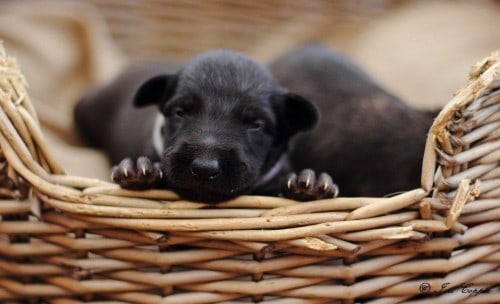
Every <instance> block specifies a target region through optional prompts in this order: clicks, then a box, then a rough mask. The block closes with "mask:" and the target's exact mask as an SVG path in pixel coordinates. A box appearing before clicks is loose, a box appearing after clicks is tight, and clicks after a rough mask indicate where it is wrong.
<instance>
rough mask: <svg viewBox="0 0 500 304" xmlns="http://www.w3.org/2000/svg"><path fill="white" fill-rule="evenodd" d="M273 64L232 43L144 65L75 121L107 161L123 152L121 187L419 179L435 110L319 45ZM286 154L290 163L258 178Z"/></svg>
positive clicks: (385, 190) (248, 188) (228, 192)
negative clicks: (156, 139) (158, 137)
mask: <svg viewBox="0 0 500 304" xmlns="http://www.w3.org/2000/svg"><path fill="white" fill-rule="evenodd" d="M270 71H271V73H272V76H271V73H270V72H269V71H268V70H267V69H265V68H263V67H262V66H261V65H259V64H257V63H255V62H254V61H252V60H250V59H249V58H247V57H245V56H243V55H241V54H238V53H235V52H231V51H212V52H207V53H205V54H201V55H199V56H197V57H195V58H194V59H193V60H191V61H189V62H188V63H187V64H185V65H183V66H174V65H172V64H165V63H161V64H159V63H155V64H150V65H147V66H143V65H142V66H139V67H136V68H133V69H131V70H129V71H127V72H126V73H124V74H123V75H122V76H121V77H119V78H118V79H117V80H115V81H114V82H113V83H111V84H110V85H108V86H106V87H104V88H101V89H98V90H94V91H93V92H91V93H89V94H88V95H87V96H86V97H84V98H83V100H82V101H81V102H80V103H79V104H78V106H77V108H76V110H75V120H76V123H77V126H78V127H79V129H80V130H81V131H82V133H83V135H84V137H86V138H87V139H89V140H91V142H92V143H94V144H95V145H97V146H98V147H101V148H103V149H105V150H106V151H107V153H108V155H109V156H110V159H111V161H112V162H113V164H118V163H119V162H120V161H121V160H122V159H125V160H123V161H121V162H120V163H119V165H118V166H116V167H114V169H113V179H114V180H115V181H116V182H118V183H119V184H120V185H122V187H126V188H132V189H147V188H151V187H162V188H170V189H173V190H175V191H177V192H178V193H179V194H181V196H183V197H185V198H187V199H192V200H200V201H211V202H216V201H221V200H226V199H229V198H232V197H235V196H237V195H240V194H249V193H253V194H267V195H269V194H270V195H276V194H278V193H282V194H284V195H285V196H287V197H291V198H295V199H303V200H309V199H318V198H325V197H332V196H335V195H336V194H337V193H338V189H337V187H336V185H335V184H334V183H333V181H332V178H331V176H333V177H334V178H335V180H336V182H337V183H338V184H339V185H340V189H341V193H342V195H343V196H381V195H386V194H390V193H393V192H397V191H404V190H408V189H411V188H414V187H417V186H418V181H419V175H420V165H421V157H422V152H423V148H424V142H425V137H426V132H427V130H428V128H429V126H430V124H431V122H432V115H430V114H428V113H426V112H422V111H418V110H415V109H413V108H411V107H410V106H408V105H406V104H405V103H403V102H402V101H400V100H399V99H398V98H397V97H395V96H393V95H391V94H390V93H388V92H387V91H385V90H384V89H383V88H381V87H380V86H379V85H378V84H376V83H375V82H374V81H373V80H372V79H371V78H370V77H369V76H367V75H366V74H365V73H364V72H363V71H362V70H361V69H359V68H358V67H357V66H355V65H354V64H352V63H351V62H350V61H349V60H348V59H346V58H345V57H343V56H342V55H340V54H338V53H336V52H333V51H329V50H327V49H325V48H323V47H321V46H319V45H309V46H305V47H301V48H298V49H296V50H293V51H292V52H290V53H288V54H285V55H283V56H282V57H280V58H279V59H277V60H276V61H275V62H274V63H272V64H271V66H270ZM284 88H285V89H284ZM292 92H293V93H292ZM310 101H311V102H312V103H311V102H310ZM313 104H315V105H313ZM150 105H156V107H148V106H150ZM317 109H319V111H320V112H321V118H320V119H319V115H318V110H317ZM158 113H162V115H164V117H165V119H166V122H165V125H164V127H163V131H162V132H163V133H162V138H163V142H164V147H163V148H162V150H163V151H162V153H161V155H159V157H158V155H156V154H155V152H154V150H153V149H152V142H151V140H152V129H153V123H154V120H155V117H156V116H157V114H158ZM318 119H319V124H318ZM316 125H317V126H316ZM315 126H316V127H315ZM302 131H308V132H302ZM297 133H301V134H299V135H298V136H296V134H297ZM287 153H288V155H286V154H287ZM283 155H285V158H286V159H287V160H289V161H285V162H283V166H280V167H279V172H278V173H277V174H275V175H272V178H271V179H269V180H267V179H265V178H263V177H264V176H266V175H267V174H268V173H269V171H273V170H272V168H273V166H275V165H276V164H277V163H278V164H281V161H280V160H281V159H283ZM139 156H143V157H139ZM144 156H145V157H144ZM138 158H139V159H138ZM136 159H138V160H137V161H135V160H136ZM309 168H311V169H312V170H310V169H309ZM293 172H298V174H295V173H293ZM316 172H317V173H320V172H325V173H322V174H316ZM330 175H331V176H330ZM263 179H264V180H265V181H263Z"/></svg>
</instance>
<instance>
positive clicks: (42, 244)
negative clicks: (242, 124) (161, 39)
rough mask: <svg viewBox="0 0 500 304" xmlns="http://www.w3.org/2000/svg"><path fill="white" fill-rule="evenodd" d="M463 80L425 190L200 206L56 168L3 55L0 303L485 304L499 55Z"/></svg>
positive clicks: (436, 136) (497, 239)
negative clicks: (471, 291) (468, 289)
mask: <svg viewBox="0 0 500 304" xmlns="http://www.w3.org/2000/svg"><path fill="white" fill-rule="evenodd" d="M193 5H194V4H193ZM473 71H475V72H474V73H473V78H472V79H471V81H470V83H469V84H468V85H467V86H466V87H465V88H464V89H462V90H461V91H460V92H459V93H458V94H456V95H455V97H454V98H453V99H452V100H451V101H450V103H449V104H448V105H447V106H446V107H445V108H444V109H443V110H442V111H441V113H440V114H439V115H438V116H437V118H436V120H435V122H434V124H433V126H432V127H431V129H430V132H429V135H428V139H427V145H426V148H425V152H424V156H423V168H422V186H421V188H418V189H414V190H411V191H407V192H404V193H401V194H398V195H395V196H392V197H386V198H369V197H355V198H335V199H327V200H320V201H311V202H304V203H299V202H295V201H292V200H287V199H283V198H279V197H262V196H241V197H239V198H236V199H234V200H232V201H228V202H224V203H221V204H218V205H217V206H209V205H207V204H204V203H197V202H189V201H183V200H181V199H180V198H179V197H178V195H177V194H175V193H173V192H172V191H168V190H148V191H143V192H136V191H130V190H124V189H120V188H119V187H118V186H116V185H114V184H112V183H110V182H108V181H101V180H97V179H93V178H88V177H78V176H68V175H65V174H64V173H63V172H64V171H63V169H62V168H60V166H58V164H57V162H56V160H54V159H53V157H52V156H51V154H50V147H48V146H47V144H46V142H45V140H44V138H43V132H42V131H41V130H40V127H39V124H38V119H37V117H36V114H35V112H34V111H33V106H32V105H31V103H30V100H29V96H28V94H27V91H26V89H25V86H26V83H25V80H24V77H23V76H22V74H21V73H20V71H19V69H18V67H17V64H16V63H15V60H14V59H13V58H11V57H8V56H7V55H6V54H5V52H4V50H3V49H2V48H1V47H0V147H1V150H0V195H1V196H2V199H1V200H0V215H1V221H0V233H1V234H0V235H1V237H0V302H2V303H9V301H11V302H18V301H30V302H33V303H37V302H40V303H95V304H97V303H108V304H109V303H234V304H236V303H251V302H259V303H270V304H271V303H272V304H279V303H332V302H335V301H337V300H342V301H345V302H347V303H351V302H354V301H358V302H359V301H361V302H367V303H403V302H404V303H444V302H448V303H449V302H457V303H458V302H460V303H493V300H492V299H498V296H500V291H499V290H498V285H499V284H500V276H499V274H498V265H499V262H500V254H499V252H500V168H499V163H500V154H499V150H500V146H499V140H500V134H499V132H498V129H499V128H498V127H499V126H500V125H499V124H500V115H499V112H500V93H499V92H500V52H497V53H494V54H493V55H491V56H490V57H488V58H487V59H485V60H483V61H482V62H481V63H480V64H479V65H478V66H476V67H474V69H473ZM478 71H480V72H478ZM424 283H425V284H428V285H429V286H428V289H425V290H422V286H424V287H425V286H427V285H422V284H424ZM443 284H448V285H446V286H447V288H448V289H449V290H450V292H447V293H445V292H442V291H440V288H441V286H443ZM464 284H469V285H470V284H472V285H471V286H474V287H475V288H478V290H480V291H481V290H482V292H478V293H477V294H475V295H474V296H473V297H472V296H468V295H464V294H463V293H461V292H459V290H460V287H462V286H465V285H464ZM469 285H467V286H469ZM453 288H455V289H453ZM486 291H489V292H488V293H486Z"/></svg>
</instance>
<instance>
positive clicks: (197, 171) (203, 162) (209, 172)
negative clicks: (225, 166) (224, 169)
mask: <svg viewBox="0 0 500 304" xmlns="http://www.w3.org/2000/svg"><path fill="white" fill-rule="evenodd" d="M219 173H220V166H219V161H218V160H217V159H215V158H195V159H194V160H193V162H192V163H191V174H192V175H193V176H194V177H196V178H199V179H202V180H214V179H215V178H217V176H218V175H219Z"/></svg>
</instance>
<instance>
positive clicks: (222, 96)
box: [134, 51, 318, 201]
mask: <svg viewBox="0 0 500 304" xmlns="http://www.w3.org/2000/svg"><path fill="white" fill-rule="evenodd" d="M134 104H135V105H136V106H138V107H142V106H147V105H152V104H156V105H158V106H159V109H160V113H161V116H159V117H161V118H160V119H159V120H158V121H159V122H160V124H161V125H160V126H159V128H158V129H159V130H160V131H158V132H159V133H160V136H159V138H161V143H162V147H161V151H160V153H161V155H160V158H161V159H162V163H163V165H164V166H165V172H166V174H167V182H168V186H169V187H170V188H172V189H173V190H175V191H177V192H178V193H179V194H180V195H181V196H183V197H185V198H187V199H192V200H201V201H221V200H226V199H229V198H232V197H235V196H237V195H240V194H244V193H248V192H249V191H251V190H252V188H253V187H254V186H255V185H256V183H258V182H259V178H260V177H261V176H263V175H264V174H266V172H268V171H269V170H270V169H271V168H272V167H273V166H274V164H275V163H276V162H277V160H278V159H279V158H280V156H281V155H282V154H283V153H284V151H285V150H286V148H287V144H288V141H289V139H290V137H291V136H293V135H294V134H295V133H297V132H299V131H305V130H309V129H311V128H313V127H314V125H315V124H316V122H317V120H318V112H317V110H316V108H315V107H314V106H313V105H312V104H311V103H310V102H308V101H307V100H305V99H304V98H302V97H300V96H298V95H295V94H293V93H287V92H285V91H284V90H283V89H282V88H280V87H279V86H278V85H277V84H276V83H275V81H274V80H273V78H272V77H271V75H270V74H269V72H268V71H267V70H266V69H264V68H263V67H262V66H260V65H259V64H257V63H255V62H254V61H252V60H250V59H249V58H247V57H245V56H243V55H241V54H238V53H235V52H231V51H212V52H208V53H205V54H202V55H200V56H198V57H195V58H194V59H193V60H192V61H190V62H189V63H188V64H187V65H186V66H185V67H184V68H183V69H182V70H180V71H179V72H178V73H177V74H173V75H159V76H156V77H154V78H152V79H150V80H148V81H146V82H145V83H144V84H143V85H142V86H141V87H140V88H139V90H138V92H137V93H136V95H135V98H134Z"/></svg>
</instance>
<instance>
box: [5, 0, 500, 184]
mask: <svg viewBox="0 0 500 304" xmlns="http://www.w3.org/2000/svg"><path fill="white" fill-rule="evenodd" d="M95 2H99V1H97V0H95ZM499 16H500V8H499V5H498V4H495V3H494V2H491V1H468V2H448V1H439V2H438V3H435V2H431V1H415V2H413V1H407V2H404V5H403V4H401V5H399V6H396V7H395V8H390V9H387V12H386V14H385V15H384V18H383V19H382V18H381V19H377V20H372V21H370V22H369V26H366V24H367V23H366V22H365V23H363V24H364V25H363V28H359V29H358V30H357V31H353V33H354V32H355V33H356V34H353V35H348V34H346V35H340V36H339V35H333V34H331V32H329V31H328V28H329V27H332V26H335V21H334V20H332V21H331V22H330V23H326V24H325V23H323V24H322V25H321V26H322V27H324V28H319V29H311V37H313V38H314V39H318V38H319V40H322V41H323V42H325V43H327V44H330V45H340V46H341V49H342V50H343V51H344V52H347V53H348V54H349V55H351V56H352V57H353V58H354V59H355V60H357V61H358V62H359V63H361V64H362V65H363V66H364V67H365V68H366V69H367V70H368V71H369V72H370V73H371V74H372V75H374V76H376V77H377V79H379V81H380V82H382V83H383V84H384V85H386V86H387V87H389V88H390V89H391V90H393V91H395V92H396V93H398V94H400V95H402V96H404V97H405V98H406V99H407V100H409V101H410V102H412V103H414V104H416V105H418V106H422V107H435V106H436V105H441V104H444V103H445V102H446V101H447V100H448V99H449V97H451V95H452V94H453V92H454V91H455V90H456V89H457V88H458V87H459V86H460V85H463V84H464V83H465V82H466V78H467V73H468V69H469V67H470V66H471V65H472V64H473V63H474V62H475V61H477V60H479V59H480V58H482V57H484V56H486V55H487V54H488V53H490V52H491V51H493V50H494V49H495V48H499V47H500V45H499V43H500V31H498V28H500V18H498V17H499ZM165 22H169V21H168V20H165ZM172 22H173V21H172ZM290 22H293V20H290ZM357 24H359V23H357ZM353 26H356V25H354V24H353ZM358 26H359V25H358ZM318 33H321V37H318ZM335 33H338V30H337V31H336V32H335ZM277 35H283V33H282V32H280V33H277ZM277 38H280V39H277ZM164 39H168V37H167V38H164ZM0 40H3V41H4V44H5V47H6V48H7V51H8V52H9V54H11V55H14V56H16V57H17V58H18V61H19V62H20V64H21V66H22V69H23V71H24V73H25V74H26V77H27V79H28V82H29V83H30V89H29V91H30V93H31V96H32V99H33V100H34V102H35V107H36V108H37V110H38V113H39V116H40V119H41V121H42V124H43V128H44V133H45V135H46V137H47V138H48V140H49V142H50V145H51V148H52V150H53V153H54V155H55V157H56V159H58V160H59V161H60V163H61V165H62V166H63V167H64V168H66V170H67V172H68V173H70V174H76V175H84V176H93V177H99V178H107V177H108V164H107V162H106V160H105V158H104V156H103V155H102V154H101V153H100V152H98V151H95V150H92V149H88V148H85V147H83V146H82V145H81V141H79V140H78V137H77V136H76V134H75V131H74V128H73V123H72V108H73V106H74V104H75V102H76V101H77V100H78V97H79V96H80V94H81V93H82V92H83V91H84V90H85V89H86V88H88V87H89V86H91V85H95V84H102V83H104V82H106V81H108V80H110V79H111V78H112V77H113V76H114V75H116V74H117V73H118V72H119V71H120V70H121V69H122V68H123V67H124V66H125V64H126V63H127V62H128V59H127V58H126V56H125V55H124V54H123V52H122V51H121V50H120V49H119V48H118V47H117V46H116V44H115V43H114V41H113V40H112V38H111V35H110V34H109V32H108V29H107V27H106V24H105V23H104V19H103V16H102V15H101V14H100V12H99V11H98V10H97V8H96V7H94V6H92V5H91V4H89V3H87V2H85V1H79V2H77V1H74V2H72V1H32V2H30V1H22V2H21V1H2V2H1V3H0ZM285 40H286V39H285ZM301 40H304V37H301ZM275 41H278V42H280V43H281V44H280V43H277V42H275ZM283 41H284V39H283V37H282V36H281V37H276V40H272V39H271V40H270V41H266V42H265V43H264V42H263V43H262V44H260V45H259V46H256V50H255V53H254V54H250V55H255V56H256V57H259V54H263V53H265V54H279V53H280V52H282V51H283V50H284V49H286V48H288V47H290V46H293V44H294V40H293V37H290V39H288V40H286V41H288V43H286V44H284V43H283ZM290 41H291V42H290ZM193 43H196V41H193ZM297 43H298V41H297ZM263 46H265V48H267V49H263ZM220 47H224V46H223V45H221V46H220ZM264 57H265V56H264Z"/></svg>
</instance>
